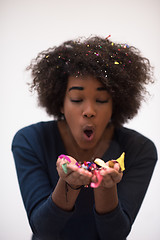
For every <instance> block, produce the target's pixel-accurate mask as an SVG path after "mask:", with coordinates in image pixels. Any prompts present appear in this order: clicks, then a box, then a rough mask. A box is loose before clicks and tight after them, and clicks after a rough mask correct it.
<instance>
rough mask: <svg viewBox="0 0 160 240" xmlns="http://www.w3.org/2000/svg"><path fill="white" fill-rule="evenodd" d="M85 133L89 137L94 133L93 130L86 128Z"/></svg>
mask: <svg viewBox="0 0 160 240" xmlns="http://www.w3.org/2000/svg"><path fill="white" fill-rule="evenodd" d="M84 133H85V135H86V136H87V137H88V138H90V137H91V136H92V134H93V130H85V131H84Z"/></svg>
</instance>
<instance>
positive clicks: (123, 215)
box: [12, 121, 157, 240]
mask: <svg viewBox="0 0 160 240" xmlns="http://www.w3.org/2000/svg"><path fill="white" fill-rule="evenodd" d="M12 151H13V155H14V159H15V165H16V170H17V175H18V181H19V186H20V190H21V194H22V198H23V202H24V206H25V209H26V211H27V215H28V219H29V223H30V226H31V228H32V231H33V234H34V239H41V240H63V239H65V240H72V239H76V240H88V239H92V240H98V239H101V240H117V239H118V240H124V239H126V237H127V235H128V234H129V232H130V230H131V226H132V224H133V222H134V220H135V217H136V215H137V213H138V211H139V208H140V206H141V204H142V201H143V198H144V196H145V193H146V190H147V188H148V185H149V182H150V179H151V176H152V173H153V170H154V167H155V164H156V161H157V151H156V148H155V146H154V144H153V143H152V142H151V141H150V140H149V139H148V138H146V137H144V136H142V135H141V134H139V133H137V132H136V131H133V130H130V129H127V128H124V127H121V128H118V129H116V130H115V134H114V138H113V140H112V142H111V144H110V147H109V149H108V150H107V151H106V152H105V154H104V156H103V160H104V161H108V160H110V159H116V158H118V157H119V156H120V155H121V153H122V152H125V167H126V170H125V171H124V175H123V178H122V181H121V182H120V183H119V184H118V185H117V188H118V198H119V205H118V207H117V208H116V209H115V210H114V211H112V212H110V213H107V214H104V215H99V214H97V213H96V211H95V209H94V195H93V191H94V190H93V189H92V188H82V189H81V191H80V194H79V196H78V198H77V200H76V204H75V208H74V210H73V211H71V212H66V211H64V210H62V209H60V208H58V207H57V206H56V205H55V204H54V203H53V201H52V198H51V194H52V192H53V190H54V188H55V186H56V184H57V181H58V178H59V176H58V173H57V170H56V161H57V157H58V156H59V155H60V154H67V153H66V150H65V147H64V144H63V141H62V139H61V136H60V133H59V130H58V126H57V122H56V121H49V122H40V123H37V124H33V125H31V126H28V127H25V128H23V129H21V130H20V131H18V133H17V134H16V135H15V137H14V139H13V143H12Z"/></svg>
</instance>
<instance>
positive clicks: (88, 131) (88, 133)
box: [83, 126, 95, 141]
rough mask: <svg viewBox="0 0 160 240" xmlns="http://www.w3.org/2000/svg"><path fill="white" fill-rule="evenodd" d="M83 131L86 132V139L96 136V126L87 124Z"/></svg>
mask: <svg viewBox="0 0 160 240" xmlns="http://www.w3.org/2000/svg"><path fill="white" fill-rule="evenodd" d="M83 132H84V137H85V139H86V140H90V141H91V140H92V139H93V138H94V132H95V130H94V127H93V126H86V127H85V128H84V129H83Z"/></svg>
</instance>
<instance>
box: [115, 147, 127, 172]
mask: <svg viewBox="0 0 160 240" xmlns="http://www.w3.org/2000/svg"><path fill="white" fill-rule="evenodd" d="M124 156H125V153H124V152H123V153H122V154H121V156H120V157H119V158H117V159H116V161H117V162H118V163H119V165H120V167H121V171H122V172H123V171H124V170H125V166H124Z"/></svg>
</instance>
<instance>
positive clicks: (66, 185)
mask: <svg viewBox="0 0 160 240" xmlns="http://www.w3.org/2000/svg"><path fill="white" fill-rule="evenodd" d="M68 186H69V187H70V188H71V189H73V190H78V189H80V188H82V187H83V185H82V186H79V187H77V188H74V187H72V186H71V185H70V184H69V183H67V182H65V196H66V202H68V197H67V193H68Z"/></svg>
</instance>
